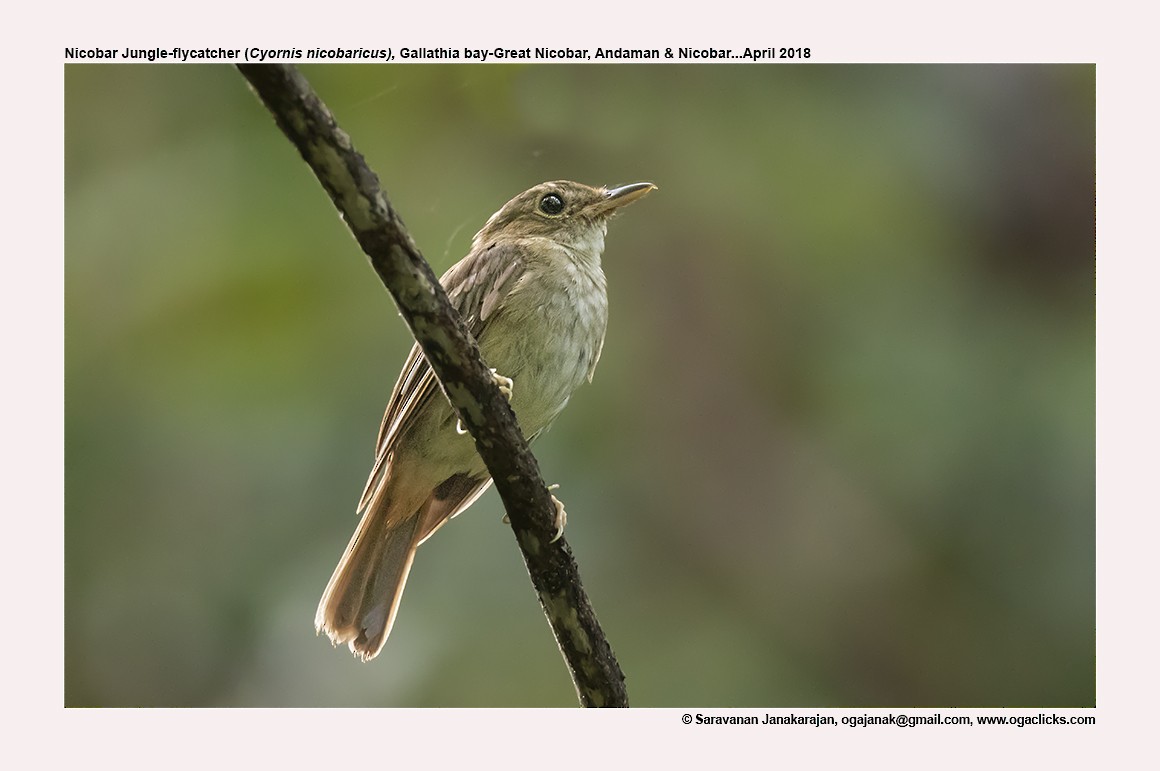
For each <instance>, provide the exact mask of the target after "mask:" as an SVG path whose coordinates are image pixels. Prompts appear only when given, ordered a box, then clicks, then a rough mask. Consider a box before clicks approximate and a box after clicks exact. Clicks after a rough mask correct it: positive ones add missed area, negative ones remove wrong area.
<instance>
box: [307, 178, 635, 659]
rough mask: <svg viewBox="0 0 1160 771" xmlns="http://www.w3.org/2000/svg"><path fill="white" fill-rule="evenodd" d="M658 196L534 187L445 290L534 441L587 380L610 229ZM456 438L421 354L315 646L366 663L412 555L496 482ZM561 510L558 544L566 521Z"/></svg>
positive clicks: (403, 376) (599, 339)
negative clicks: (326, 643) (321, 639)
mask: <svg viewBox="0 0 1160 771" xmlns="http://www.w3.org/2000/svg"><path fill="white" fill-rule="evenodd" d="M655 189H657V188H656V185H654V184H653V183H652V182H636V183H632V184H627V185H621V186H616V187H591V186H588V185H584V184H581V183H579V182H571V181H567V180H558V181H554V182H544V183H542V184H539V185H536V186H534V187H532V188H530V189H529V190H526V191H524V192H523V193H520V194H519V195H517V196H515V197H514V198H512V199H511V200H510V201H508V202H507V203H506V204H504V205H503V206H502V207H500V209H499V210H498V211H497V212H496V213H495V214H493V215H492V216H491V217H490V218H489V219H488V220H487V222H486V223H485V224H484V226H483V227H482V228H481V229H480V230H479V232H478V233H476V234H475V236H474V238H473V239H472V244H471V249H470V250H469V251H468V253H467V256H465V257H464V258H463V259H462V260H460V261H459V262H457V263H456V264H455V265H453V266H452V267H451V268H450V269H448V271H447V272H446V273H444V274H443V276H442V277H441V278H440V283H441V284H442V285H443V288H444V289H445V290H446V292H447V296H448V298H449V299H450V301H451V304H452V306H454V308H455V309H456V311H458V313H459V315H460V317H461V318H462V319H463V323H464V324H465V326H466V327H467V329H468V331H469V332H470V333H471V334H472V335H473V336H474V337H475V339H476V341H477V342H478V343H479V348H480V352H481V353H482V355H483V358H484V361H485V362H487V365H488V367H489V368H491V371H492V375H493V377H494V378H495V381H496V383H497V385H499V387H500V390H501V391H502V392H503V393H504V395H505V396H507V397H508V400H509V402H510V404H511V407H512V410H513V411H514V412H515V415H516V419H517V421H518V423H519V426H520V428H521V430H522V431H523V433H524V436H525V437H526V438H527V440H528V441H529V442H532V441H534V440H535V439H536V438H537V437H538V436H540V435H541V434H542V433H543V432H544V431H546V430H547V429H548V427H549V426H551V424H552V422H553V421H554V420H555V419H556V417H557V416H558V415H559V414H560V412H561V411H562V410H563V409H564V407H565V406H566V405H567V404H568V400H569V398H570V397H571V395H572V393H573V391H574V390H575V389H576V388H578V387H579V386H580V385H581V384H582V383H583V382H585V381H589V382H590V381H591V380H592V376H593V373H594V372H595V369H596V364H597V362H598V361H599V360H600V354H601V351H602V350H603V346H604V335H605V330H606V328H607V323H608V296H607V289H606V280H605V277H604V272H603V269H602V267H601V254H602V253H603V251H604V239H605V235H606V233H607V229H608V222H609V220H610V219H611V218H612V216H613V215H614V214H616V213H617V212H618V211H619V210H620V209H621V208H622V207H624V206H626V205H627V204H630V203H632V202H634V201H636V200H639V199H640V198H642V197H643V196H645V195H647V194H648V193H650V192H652V191H653V190H655ZM465 433H466V432H465V431H464V430H463V428H462V426H461V424H460V423H459V421H458V419H457V417H456V414H455V410H454V409H453V408H452V407H451V404H450V403H449V402H448V401H447V399H446V397H445V396H444V394H443V392H442V390H441V389H440V387H439V385H438V383H437V382H436V379H435V374H434V373H433V372H432V370H431V367H430V365H429V364H428V362H427V359H426V357H425V356H424V355H423V351H422V349H421V348H420V347H419V345H418V343H416V344H415V345H414V346H413V347H412V348H411V352H410V355H409V356H408V357H407V360H406V362H405V363H404V364H403V369H402V371H401V372H400V374H399V377H398V380H397V382H396V383H395V387H394V389H393V391H392V393H391V397H390V400H389V401H388V402H387V408H386V413H385V414H384V416H383V421H382V425H381V426H380V428H379V433H378V438H377V440H376V442H375V460H374V464H373V466H372V468H371V472H370V476H369V478H368V479H367V483H366V486H365V488H364V490H363V494H362V496H361V498H360V499H359V502H358V506H357V513H358V515H359V516H360V519H359V523H358V526H357V528H356V529H355V532H354V535H353V536H352V537H351V539H350V542H349V544H348V545H347V547H346V550H345V552H344V553H343V555H342V558H341V559H340V560H339V563H338V566H337V567H336V568H335V569H334V573H333V574H332V575H331V578H330V581H329V582H328V583H327V585H326V590H325V591H324V592H323V595H322V599H321V601H320V602H319V604H318V610H317V613H316V614H315V620H314V624H315V630H316V632H317V633H318V634H322V633H325V634H326V635H327V636H328V637H329V638H330V641H331V643H332V644H333V645H335V646H339V645H343V644H345V645H347V646H348V647H349V648H350V651H351V653H353V654H354V655H355V656H356V657H358V658H360V659H362V660H363V661H370V660H371V659H373V658H375V657H376V656H378V654H379V652H380V651H381V650H382V648H383V645H384V643H385V642H386V640H387V637H388V635H389V634H390V632H391V628H392V627H393V625H394V622H395V618H396V616H397V613H398V610H399V603H400V600H401V598H402V594H403V588H404V586H405V585H406V582H407V575H408V573H409V572H410V570H411V565H412V562H413V561H414V558H415V553H416V550H417V549H418V548H419V545H420V544H422V543H423V542H424V541H426V540H427V539H428V538H430V537H431V536H432V535H433V534H434V533H435V532H436V531H437V530H438V529H439V528H440V527H442V526H443V525H444V524H445V523H446V522H447V521H448V520H449V519H451V518H452V517H455V516H456V515H458V514H460V513H461V512H462V511H464V510H465V509H466V508H467V507H469V506H470V505H471V504H472V503H474V502H475V500H476V499H478V498H479V496H480V495H482V494H483V493H484V491H486V490H487V488H488V486H489V485H490V484H491V477H490V476H489V475H488V472H487V469H486V467H485V466H484V463H483V461H482V459H481V458H480V457H479V455H478V453H477V452H476V450H475V446H474V444H473V442H472V441H471V438H470V437H468V436H465ZM556 504H557V517H556V525H557V533H556V537H557V538H558V537H559V535H560V533H561V532H562V529H563V525H564V522H565V520H566V514H565V512H564V509H563V506H562V504H560V503H559V501H556Z"/></svg>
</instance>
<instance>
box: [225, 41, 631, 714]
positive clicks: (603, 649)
mask: <svg viewBox="0 0 1160 771" xmlns="http://www.w3.org/2000/svg"><path fill="white" fill-rule="evenodd" d="M238 69H239V70H240V71H241V73H242V75H243V76H244V77H245V78H246V79H247V80H248V81H249V82H250V85H251V86H252V87H253V89H254V91H255V92H256V93H257V94H258V97H259V98H260V99H261V100H262V102H263V103H264V104H265V105H266V107H267V108H268V109H269V111H270V112H271V113H272V114H273V116H274V120H275V121H276V122H277V124H278V127H279V128H280V129H281V130H282V132H283V133H284V134H285V135H286V136H287V137H288V138H289V139H290V141H291V142H292V143H293V144H294V146H295V147H297V148H298V151H299V152H300V153H301V154H302V157H303V159H304V160H305V161H306V163H307V164H308V165H309V166H310V168H311V170H313V171H314V174H315V176H317V177H318V181H319V182H321V183H322V186H323V188H325V189H326V192H327V193H328V194H329V195H330V198H331V200H332V201H333V202H334V205H335V207H336V208H337V209H338V211H339V213H340V214H341V215H342V217H343V219H344V220H345V221H346V224H347V226H348V227H349V228H350V231H351V233H353V234H354V237H355V239H356V240H357V241H358V243H359V245H360V246H361V247H362V249H363V251H364V252H366V254H367V256H368V257H369V258H370V262H371V265H372V266H373V267H374V269H375V272H376V273H378V275H379V278H381V279H382V282H383V284H385V285H386V287H387V290H388V291H389V292H390V293H391V296H392V297H393V298H394V300H395V304H396V305H397V306H398V308H399V311H400V312H401V314H402V316H403V318H404V319H405V320H406V322H407V325H408V326H409V327H410V329H411V332H412V334H414V336H415V339H416V340H417V341H418V342H419V344H420V345H421V346H422V348H423V353H424V354H425V355H426V357H427V360H428V361H429V362H430V363H431V368H432V369H433V370H434V372H435V375H436V376H437V377H438V379H439V382H440V385H441V386H442V388H443V392H444V393H445V394H446V395H447V398H448V400H449V401H450V402H451V404H452V406H454V407H455V409H456V411H457V412H458V413H459V417H460V419H461V421H462V423H463V425H464V427H466V428H467V430H468V431H469V432H470V433H471V435H472V437H473V438H474V439H475V446H476V450H477V451H478V452H479V454H480V456H481V457H482V458H483V461H484V463H485V464H486V465H487V469H488V471H489V472H490V473H491V476H492V479H493V480H494V481H495V487H496V490H498V491H499V495H500V498H502V499H503V503H504V508H505V509H506V510H507V513H508V518H509V519H510V521H511V527H512V530H513V531H514V532H515V536H516V541H517V543H518V544H519V547H520V550H521V551H522V552H523V556H524V562H525V564H526V565H527V568H528V573H529V575H530V577H531V580H532V585H533V587H534V588H535V590H536V594H537V595H538V596H539V598H540V605H541V606H542V607H543V610H544V615H545V616H546V617H547V619H548V624H549V625H550V626H551V628H552V633H553V634H554V635H555V637H556V642H557V643H558V644H559V646H560V651H561V653H562V654H563V656H564V660H565V662H566V663H567V665H568V669H569V672H570V673H571V675H572V682H573V683H574V684H575V686H576V692H577V695H578V697H579V699H580V704H581V705H582V706H585V707H627V706H628V693H627V690H626V689H625V685H624V674H623V673H622V672H621V670H620V665H619V664H618V663H617V661H616V657H615V656H614V655H613V652H612V647H611V646H610V645H609V643H608V640H607V639H606V638H605V636H604V632H603V630H602V629H601V628H600V624H599V623H598V621H597V619H596V614H595V612H594V611H593V609H592V605H591V603H589V601H588V596H587V594H585V592H584V588H583V586H582V585H581V582H580V573H579V569H578V568H577V566H576V562H575V560H574V559H573V558H572V552H571V549H569V547H568V545H567V543H566V542H565V541H564V539H563V538H561V539H560V540H559V541H557V542H555V543H551V539H552V537H553V536H554V535H555V527H554V524H553V521H554V516H555V506H554V505H553V503H552V498H551V494H550V493H549V492H548V488H547V486H546V485H545V484H544V480H543V478H542V477H541V476H540V470H539V465H538V464H537V463H536V459H535V457H534V456H533V455H532V453H531V451H530V450H529V449H528V444H527V442H526V441H525V440H524V437H523V434H522V433H521V432H520V429H519V427H518V425H517V424H516V418H515V414H514V413H513V412H512V410H511V406H510V405H509V404H508V402H507V399H505V398H504V396H503V395H502V394H501V393H500V391H499V388H497V387H496V385H495V383H494V382H493V380H492V377H491V373H490V371H489V370H488V369H487V367H486V366H485V364H484V362H483V360H482V357H481V356H480V353H479V347H478V346H477V345H476V343H475V340H473V339H472V338H471V336H470V335H469V334H468V333H467V330H466V329H465V328H464V327H463V323H462V322H461V321H460V319H459V315H458V314H457V313H456V312H455V309H454V308H452V307H451V303H450V302H449V301H448V299H447V295H446V293H445V292H444V291H443V287H442V286H440V284H439V280H438V279H437V278H436V276H435V274H434V272H433V271H432V270H431V266H430V265H428V264H427V261H426V260H424V259H423V256H422V255H421V254H420V253H419V250H418V248H417V247H416V246H415V243H414V241H412V239H411V236H410V235H409V234H408V232H407V230H406V228H405V227H404V226H403V222H402V220H401V219H400V218H399V215H398V214H397V213H396V212H395V210H394V209H393V208H392V207H391V204H390V202H389V201H388V200H387V196H386V193H385V192H384V191H383V189H382V187H381V186H380V184H379V180H378V177H377V176H376V175H375V174H374V172H372V171H371V170H370V168H369V167H368V166H367V164H366V161H365V160H364V159H363V157H362V155H360V154H359V153H358V152H356V151H355V149H354V147H353V145H352V143H351V141H350V137H349V136H347V134H346V133H345V132H344V131H342V129H340V128H339V127H338V125H337V123H336V122H335V119H334V116H333V115H331V113H330V111H329V110H328V109H327V108H326V105H324V104H323V103H322V100H321V99H319V98H318V96H317V94H315V93H314V91H313V89H312V88H311V87H310V84H309V83H308V82H307V81H306V79H305V78H304V77H303V76H302V74H301V73H299V72H298V70H297V69H295V68H294V67H291V66H288V65H276V64H274V65H241V64H240V65H238Z"/></svg>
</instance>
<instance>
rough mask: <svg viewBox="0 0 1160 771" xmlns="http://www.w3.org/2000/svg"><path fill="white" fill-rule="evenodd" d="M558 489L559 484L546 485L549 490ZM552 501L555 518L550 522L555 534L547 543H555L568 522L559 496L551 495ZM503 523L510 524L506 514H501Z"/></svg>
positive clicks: (566, 513)
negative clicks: (553, 526) (554, 507)
mask: <svg viewBox="0 0 1160 771" xmlns="http://www.w3.org/2000/svg"><path fill="white" fill-rule="evenodd" d="M558 489H560V485H548V490H549V491H550V490H558ZM552 503H553V504H555V506H556V518H555V520H553V522H552V524H554V525H555V526H556V534H555V535H554V536H552V540H550V541H548V543H555V542H556V541H559V540H560V536H562V535H564V526H565V525H566V524H568V512H566V511H564V504H563V502H561V500H560V499H559V498H557V497H556V496H554V495H553V496H552ZM503 523H504V524H505V525H510V524H511V523H512V521H511V519H510V518H509V517H508V515H507V514H504V515H503Z"/></svg>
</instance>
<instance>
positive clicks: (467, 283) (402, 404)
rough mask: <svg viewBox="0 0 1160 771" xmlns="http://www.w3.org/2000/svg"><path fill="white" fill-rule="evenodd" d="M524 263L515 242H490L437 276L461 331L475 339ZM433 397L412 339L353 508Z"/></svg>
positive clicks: (431, 377) (366, 496) (367, 495)
mask: <svg viewBox="0 0 1160 771" xmlns="http://www.w3.org/2000/svg"><path fill="white" fill-rule="evenodd" d="M525 264H526V259H525V255H524V252H523V249H522V248H521V246H520V244H519V243H518V242H515V243H493V244H490V245H488V246H486V247H484V248H482V249H477V250H472V251H471V252H469V253H468V255H467V256H466V257H464V258H463V259H462V260H460V261H459V262H457V263H455V265H453V266H451V268H450V269H449V270H448V271H447V272H446V273H444V274H443V276H442V278H440V279H439V283H441V284H442V285H443V288H444V289H445V290H446V291H447V297H448V298H449V299H450V300H451V305H452V307H454V308H455V310H456V311H458V312H459V315H460V317H461V318H462V319H463V323H464V325H465V326H466V327H467V331H468V332H470V333H471V335H472V337H474V338H475V339H476V340H478V339H479V337H480V335H481V334H482V333H483V331H484V330H485V329H487V322H488V321H489V320H490V319H491V318H492V317H493V316H494V314H495V310H496V308H498V307H499V304H500V302H501V301H502V300H503V298H504V297H506V296H507V294H508V292H510V291H511V289H512V287H513V286H515V283H516V279H517V278H518V277H519V276H520V275H521V274H522V273H523V266H524V265H525ZM437 397H438V398H442V396H441V395H440V394H439V384H438V382H436V380H435V373H434V372H432V371H431V366H430V365H429V364H428V363H427V357H426V356H424V355H423V351H422V349H421V348H420V347H419V344H418V343H416V344H415V345H414V346H412V347H411V353H410V355H408V356H407V361H406V363H404V364H403V371H402V372H400V373H399V379H398V381H397V382H396V383H395V388H394V391H392V392H391V398H390V401H388V402H387V410H386V413H385V414H384V415H383V422H382V425H381V426H380V427H379V435H378V438H377V439H376V440H375V465H374V467H373V468H372V469H371V474H370V478H368V479H367V484H366V488H365V489H364V490H363V494H362V498H361V499H360V501H359V506H358V509H359V511H362V510H363V509H364V508H365V507H366V505H367V504H368V503H369V502H370V500H371V499H372V497H373V495H374V492H375V491H376V490H377V489H378V488H379V486H380V484H381V482H382V480H383V477H384V475H385V472H386V469H387V461H388V458H389V456H390V453H391V450H392V449H393V447H394V443H395V440H396V439H397V438H398V436H399V435H400V433H401V432H402V430H403V429H404V428H405V427H406V426H407V424H408V423H409V422H410V421H411V420H412V418H413V417H414V416H415V415H416V414H417V413H418V411H419V410H420V409H422V408H423V406H424V405H425V404H426V403H427V402H429V401H430V400H431V399H434V398H437ZM473 500H474V499H473Z"/></svg>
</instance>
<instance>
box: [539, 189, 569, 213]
mask: <svg viewBox="0 0 1160 771" xmlns="http://www.w3.org/2000/svg"><path fill="white" fill-rule="evenodd" d="M540 211H542V212H543V213H544V214H548V215H551V216H555V215H557V214H559V213H560V212H562V211H564V199H563V198H561V197H560V196H558V195H556V194H555V193H548V194H547V195H546V196H544V197H543V198H541V199H540Z"/></svg>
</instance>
